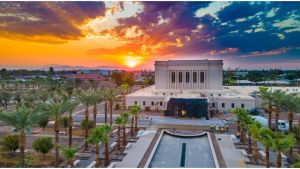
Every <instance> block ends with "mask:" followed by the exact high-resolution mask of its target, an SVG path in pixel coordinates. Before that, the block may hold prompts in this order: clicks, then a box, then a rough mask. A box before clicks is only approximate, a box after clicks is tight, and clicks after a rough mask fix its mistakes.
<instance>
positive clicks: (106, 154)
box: [105, 143, 109, 166]
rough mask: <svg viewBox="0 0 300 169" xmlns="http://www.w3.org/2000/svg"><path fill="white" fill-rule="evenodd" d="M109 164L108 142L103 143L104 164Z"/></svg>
mask: <svg viewBox="0 0 300 169" xmlns="http://www.w3.org/2000/svg"><path fill="white" fill-rule="evenodd" d="M108 165H109V149H108V143H105V166H108Z"/></svg>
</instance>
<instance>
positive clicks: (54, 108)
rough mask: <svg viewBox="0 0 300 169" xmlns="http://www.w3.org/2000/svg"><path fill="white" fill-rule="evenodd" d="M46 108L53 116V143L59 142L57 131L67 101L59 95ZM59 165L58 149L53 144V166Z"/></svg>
mask: <svg viewBox="0 0 300 169" xmlns="http://www.w3.org/2000/svg"><path fill="white" fill-rule="evenodd" d="M46 110H47V111H48V112H49V113H50V114H51V116H52V117H53V118H54V121H55V123H54V132H55V145H57V144H58V143H59V131H60V126H61V118H62V115H63V114H64V113H65V112H66V111H67V110H68V109H67V101H66V100H65V99H63V98H61V97H60V96H55V97H53V98H52V99H51V100H50V102H49V103H48V105H47V107H46ZM58 165H59V149H58V147H57V146H55V166H56V167H58Z"/></svg>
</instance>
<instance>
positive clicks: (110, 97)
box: [105, 89, 116, 126]
mask: <svg viewBox="0 0 300 169" xmlns="http://www.w3.org/2000/svg"><path fill="white" fill-rule="evenodd" d="M115 96H116V91H115V90H114V89H108V90H106V91H105V100H107V101H108V102H109V124H110V126H112V114H113V103H114V101H115V99H116V98H115Z"/></svg>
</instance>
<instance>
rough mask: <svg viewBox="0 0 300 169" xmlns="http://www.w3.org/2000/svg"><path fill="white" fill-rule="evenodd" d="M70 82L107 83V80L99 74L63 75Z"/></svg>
mask: <svg viewBox="0 0 300 169" xmlns="http://www.w3.org/2000/svg"><path fill="white" fill-rule="evenodd" d="M63 77H65V78H66V79H68V80H76V79H78V80H82V81H85V80H92V81H105V78H104V77H102V76H101V75H98V74H66V75H63Z"/></svg>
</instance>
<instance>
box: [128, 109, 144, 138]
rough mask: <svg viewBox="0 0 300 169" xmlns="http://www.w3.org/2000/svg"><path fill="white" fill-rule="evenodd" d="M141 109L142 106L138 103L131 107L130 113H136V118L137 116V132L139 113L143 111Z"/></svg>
mask: <svg viewBox="0 0 300 169" xmlns="http://www.w3.org/2000/svg"><path fill="white" fill-rule="evenodd" d="M141 111H142V109H141V107H140V106H139V105H136V104H135V105H133V106H131V108H130V113H131V114H132V115H134V118H135V122H134V131H135V133H136V132H137V130H138V129H137V119H138V115H139V114H140V113H141Z"/></svg>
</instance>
